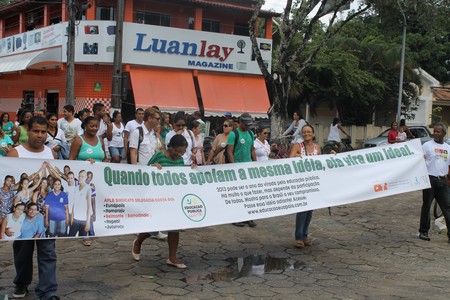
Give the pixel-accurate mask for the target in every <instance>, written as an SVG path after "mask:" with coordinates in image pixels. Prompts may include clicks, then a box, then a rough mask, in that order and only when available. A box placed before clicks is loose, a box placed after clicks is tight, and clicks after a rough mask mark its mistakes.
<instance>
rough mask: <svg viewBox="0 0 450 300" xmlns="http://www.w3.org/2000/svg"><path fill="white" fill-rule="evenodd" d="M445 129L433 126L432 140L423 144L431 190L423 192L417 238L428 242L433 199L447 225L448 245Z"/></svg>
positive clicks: (449, 159)
mask: <svg viewBox="0 0 450 300" xmlns="http://www.w3.org/2000/svg"><path fill="white" fill-rule="evenodd" d="M446 134H447V129H446V127H445V125H444V124H443V123H437V124H436V125H434V131H433V136H434V139H433V140H431V141H428V142H426V143H425V144H423V146H422V149H423V154H424V156H425V162H426V165H427V170H428V176H429V177H430V184H431V188H429V189H424V190H423V196H422V197H423V204H422V210H421V213H420V228H419V238H420V239H421V240H424V241H429V240H430V237H429V236H428V231H429V230H430V222H431V220H430V208H431V203H432V202H433V198H434V199H436V201H437V203H438V204H439V206H440V208H441V210H442V213H443V215H444V219H445V224H446V225H447V236H448V242H449V243H450V199H449V198H450V197H449V185H450V178H449V174H450V146H449V145H448V144H446V143H444V137H445V135H446Z"/></svg>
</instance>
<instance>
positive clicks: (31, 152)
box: [8, 117, 59, 300]
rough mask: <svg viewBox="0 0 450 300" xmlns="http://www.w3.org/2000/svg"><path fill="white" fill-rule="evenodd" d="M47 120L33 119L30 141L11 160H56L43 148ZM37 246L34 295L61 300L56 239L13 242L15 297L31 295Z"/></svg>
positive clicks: (13, 151) (45, 298) (11, 152)
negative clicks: (57, 276) (37, 279)
mask: <svg viewBox="0 0 450 300" xmlns="http://www.w3.org/2000/svg"><path fill="white" fill-rule="evenodd" d="M47 126H48V123H47V120H46V119H45V118H43V117H32V118H31V119H30V121H29V124H28V128H29V130H28V141H27V142H26V143H24V144H23V145H20V146H18V147H16V148H14V149H12V150H11V151H10V152H8V157H19V158H37V159H57V158H58V156H57V155H56V153H55V152H54V151H53V150H52V149H50V148H48V147H47V146H45V145H44V143H45V141H46V140H47ZM35 243H36V246H37V249H38V250H37V251H38V268H39V282H38V284H37V286H36V289H35V292H36V295H37V296H38V297H39V299H43V300H51V299H59V297H58V296H56V289H57V288H58V284H57V282H56V251H55V240H54V239H44V240H36V241H34V240H27V241H14V244H13V250H14V267H15V268H16V277H15V278H14V284H15V290H14V294H13V297H14V298H23V297H25V296H26V295H27V293H28V285H29V284H30V283H31V281H32V279H33V278H32V276H33V252H34V245H35Z"/></svg>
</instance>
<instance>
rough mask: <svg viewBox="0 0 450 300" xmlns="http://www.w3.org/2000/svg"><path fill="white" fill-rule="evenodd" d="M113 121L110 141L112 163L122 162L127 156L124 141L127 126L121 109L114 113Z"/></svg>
mask: <svg viewBox="0 0 450 300" xmlns="http://www.w3.org/2000/svg"><path fill="white" fill-rule="evenodd" d="M112 122H113V129H112V140H111V141H110V142H109V154H110V155H111V162H112V163H120V161H121V160H122V159H124V158H125V156H124V154H125V152H124V143H123V131H124V129H125V127H124V126H123V123H122V114H121V113H120V112H119V111H115V112H114V113H113V116H112Z"/></svg>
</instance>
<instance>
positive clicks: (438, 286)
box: [0, 192, 450, 300]
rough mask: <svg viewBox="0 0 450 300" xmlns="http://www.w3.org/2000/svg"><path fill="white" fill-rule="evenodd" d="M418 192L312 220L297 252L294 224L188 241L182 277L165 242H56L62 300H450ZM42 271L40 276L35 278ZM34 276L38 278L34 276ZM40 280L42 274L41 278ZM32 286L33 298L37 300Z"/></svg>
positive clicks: (203, 232)
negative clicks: (422, 226)
mask: <svg viewBox="0 0 450 300" xmlns="http://www.w3.org/2000/svg"><path fill="white" fill-rule="evenodd" d="M420 205H421V192H413V193H407V194H402V195H398V196H393V197H388V198H382V199H378V200H373V201H368V202H362V203H357V204H352V205H348V206H340V207H335V208H332V211H331V212H332V215H331V216H329V215H328V210H327V209H322V210H318V211H315V212H314V216H313V222H312V226H311V230H310V231H311V234H312V237H313V238H314V239H315V241H314V242H315V244H314V245H313V246H312V247H306V248H304V249H295V248H293V246H292V244H293V230H294V216H293V215H290V216H285V217H278V218H272V219H264V220H258V221H257V224H258V226H257V227H256V228H249V227H245V228H237V227H234V226H231V225H222V226H215V227H210V228H202V229H195V230H187V231H186V232H182V233H181V245H180V249H179V257H180V258H182V259H183V261H184V262H185V263H186V264H187V265H188V267H189V268H188V269H187V270H184V271H180V270H177V269H175V268H173V267H169V266H166V265H165V260H166V259H167V251H168V250H167V244H166V242H161V241H156V240H152V239H148V240H147V241H146V242H145V243H144V245H143V248H142V255H141V261H140V262H134V261H133V260H132V258H131V254H130V251H131V243H132V241H133V239H134V236H133V235H128V236H121V237H111V238H98V239H96V240H95V241H94V243H93V245H92V246H91V247H85V246H83V245H82V244H81V241H80V240H68V241H58V242H57V253H58V263H59V265H58V281H59V285H60V288H59V294H60V295H61V297H62V299H86V300H87V299H159V298H164V299H215V298H225V299H249V298H257V299H259V298H274V299H448V298H449V297H450V296H449V293H450V284H449V278H450V255H449V254H450V244H449V243H447V238H446V235H443V234H437V233H436V232H435V231H432V232H430V234H431V239H432V240H431V242H426V241H422V240H419V239H418V238H417V228H418V221H419V212H420ZM0 253H1V260H0V294H2V293H3V294H9V295H11V294H12V292H13V286H12V278H13V276H14V274H15V273H14V267H13V265H12V243H10V242H2V243H0ZM35 269H37V268H35ZM36 271H37V270H35V273H36ZM36 277H37V275H36V274H35V278H36ZM35 281H36V279H35V280H34V282H33V284H32V285H31V286H30V287H29V288H30V290H31V293H30V295H29V296H27V297H26V298H25V299H34V286H35Z"/></svg>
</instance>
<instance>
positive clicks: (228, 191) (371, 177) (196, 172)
mask: <svg viewBox="0 0 450 300" xmlns="http://www.w3.org/2000/svg"><path fill="white" fill-rule="evenodd" d="M0 170H1V171H0V175H1V178H4V177H5V176H6V175H12V176H14V177H15V178H16V179H17V180H16V182H18V181H19V180H18V179H19V178H20V176H21V174H22V173H26V174H29V175H31V174H32V173H35V172H36V171H37V172H38V173H39V174H40V175H41V177H43V176H45V175H48V174H52V175H53V177H56V178H62V180H61V181H62V186H63V187H64V191H62V192H59V193H58V195H57V196H56V201H55V198H54V197H53V196H51V197H50V196H47V197H48V200H47V197H46V198H45V199H44V201H45V203H41V207H44V208H46V209H44V213H47V217H48V219H49V220H51V219H52V217H53V219H55V218H54V217H55V214H57V215H58V218H56V221H54V222H53V223H52V224H46V225H47V226H48V227H47V229H46V231H45V232H43V233H42V236H43V237H45V236H47V237H48V236H54V235H55V234H54V232H55V231H57V232H59V234H56V235H57V236H58V238H65V237H67V236H69V237H77V236H80V235H83V234H85V233H86V232H88V231H92V232H95V236H112V235H123V234H132V233H139V232H150V231H165V230H175V229H180V228H183V229H188V228H195V227H205V226H212V225H218V224H228V223H232V222H240V221H246V220H249V219H252V220H255V219H261V218H269V217H275V216H281V215H286V214H293V213H296V212H300V211H306V210H313V209H319V208H324V207H332V206H337V205H343V204H350V203H356V202H360V201H366V200H372V199H376V198H380V197H385V196H390V195H395V194H400V193H405V192H410V191H415V190H420V189H424V188H429V187H430V183H429V179H428V175H427V170H426V166H425V162H424V159H423V153H422V147H421V144H420V140H419V139H417V140H413V141H410V142H406V143H398V144H393V145H386V146H383V147H377V148H370V149H363V150H357V151H353V152H346V153H340V154H337V155H322V156H314V157H311V156H310V157H303V158H288V159H279V160H269V161H265V162H252V163H240V164H227V165H211V166H201V167H198V168H195V169H191V168H189V167H172V168H169V167H164V168H162V169H161V170H158V169H157V168H156V167H153V166H136V165H126V164H109V163H94V164H90V163H88V162H81V161H58V160H54V161H48V162H45V161H43V160H37V159H17V158H2V159H0ZM70 172H73V173H74V174H72V173H70ZM35 181H36V184H37V180H35ZM50 181H55V180H54V179H53V178H50ZM56 181H57V180H56ZM77 181H78V182H77ZM50 183H51V182H50ZM56 189H57V188H56ZM64 194H66V195H67V197H66V196H64ZM49 195H52V192H50V193H49ZM66 199H67V200H66ZM16 200H17V199H16ZM66 207H67V208H66ZM52 213H53V214H54V215H53V216H52ZM22 218H24V217H22ZM16 219H17V218H16ZM42 220H46V218H45V217H44V218H42ZM23 221H24V222H25V221H26V218H25V219H24V220H23ZM58 222H59V223H58ZM65 224H67V225H68V226H67V227H66V226H65ZM52 226H53V227H52ZM55 226H59V227H58V228H59V229H55ZM74 227H76V228H74ZM61 228H62V230H61ZM50 229H51V230H52V231H51V233H52V234H50V233H49V230H50ZM58 230H59V231H58ZM92 232H91V233H92ZM16 238H24V237H23V236H20V235H19V234H18V233H17V232H16ZM25 238H26V237H25Z"/></svg>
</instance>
